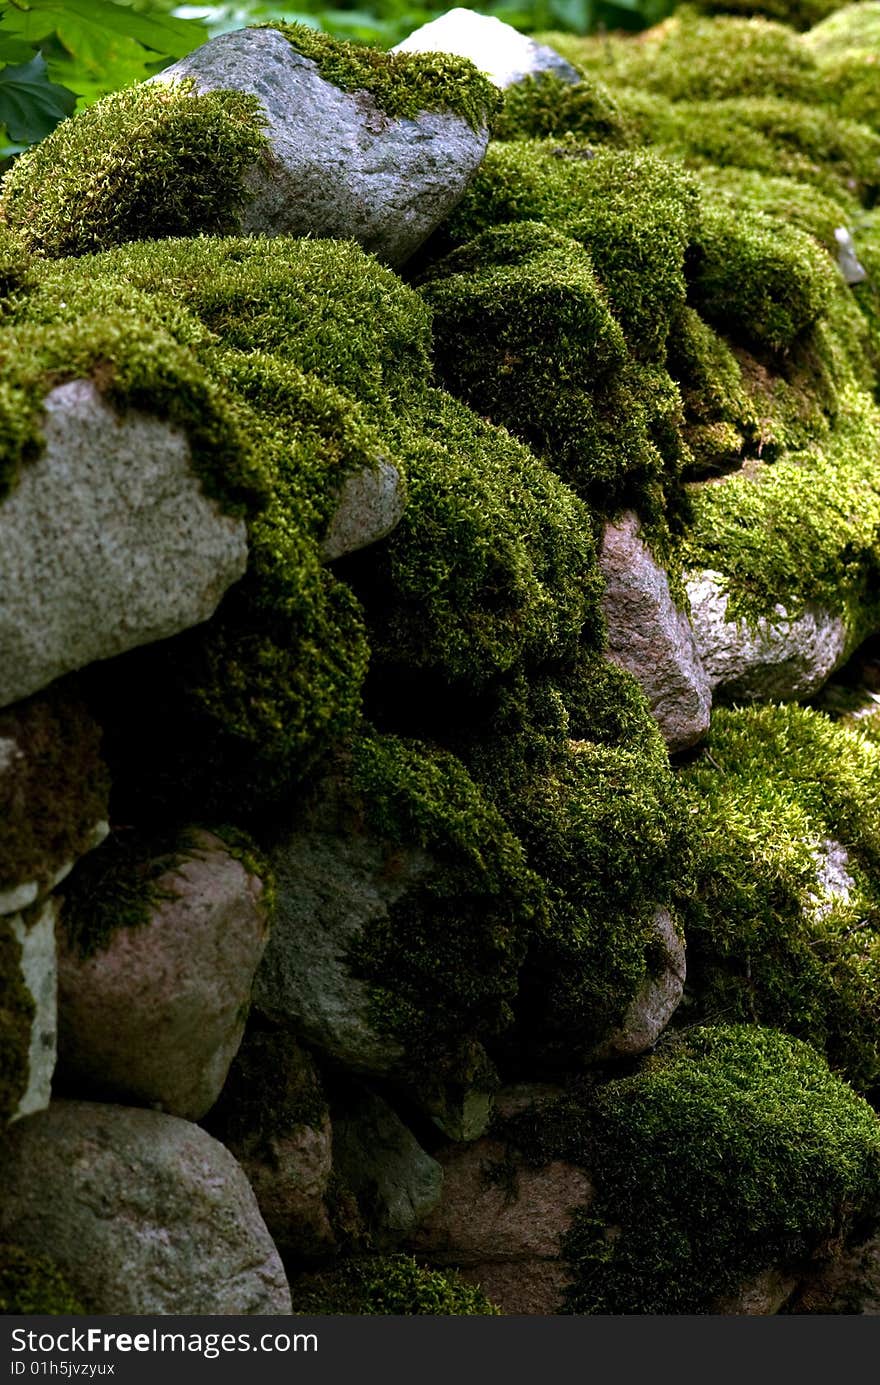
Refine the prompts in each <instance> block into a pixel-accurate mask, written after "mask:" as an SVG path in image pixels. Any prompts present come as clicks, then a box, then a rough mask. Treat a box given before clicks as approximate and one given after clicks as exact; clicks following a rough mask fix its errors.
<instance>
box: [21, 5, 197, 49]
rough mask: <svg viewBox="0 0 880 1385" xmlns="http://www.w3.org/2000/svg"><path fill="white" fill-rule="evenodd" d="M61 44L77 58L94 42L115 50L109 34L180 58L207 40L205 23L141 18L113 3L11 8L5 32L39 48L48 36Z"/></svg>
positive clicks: (162, 17)
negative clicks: (59, 40) (57, 38)
mask: <svg viewBox="0 0 880 1385" xmlns="http://www.w3.org/2000/svg"><path fill="white" fill-rule="evenodd" d="M62 30H63V32H64V34H65V37H64V39H63V40H62V41H63V43H64V46H65V48H67V50H68V52H69V53H70V54H71V55H72V56H73V57H79V56H80V53H81V51H86V52H90V53H91V52H93V51H94V47H95V44H96V42H103V44H104V47H105V48H106V47H110V46H112V41H111V40H110V36H111V35H112V36H113V37H114V38H122V39H125V40H127V41H129V42H131V41H133V42H135V43H138V44H140V45H141V46H142V47H144V48H149V49H151V50H152V51H153V52H156V53H162V54H164V55H166V56H168V57H171V58H182V57H183V56H184V54H185V53H189V52H191V51H192V49H193V48H197V47H198V46H199V44H200V43H202V42H203V41H204V38H205V30H204V27H203V25H201V24H199V23H197V22H195V21H193V20H189V19H175V18H173V17H172V16H171V15H165V14H149V15H148V14H140V13H138V11H136V10H131V9H129V8H128V7H127V6H125V5H116V4H114V3H113V0H30V4H29V5H28V8H27V9H26V10H19V9H17V8H12V7H7V8H6V9H5V10H4V13H3V31H4V32H6V33H8V34H15V35H17V36H18V37H20V38H22V39H26V40H27V42H28V43H33V44H37V43H39V42H40V41H41V40H42V39H44V38H48V36H49V35H50V34H58V35H59V37H60V35H61V33H62Z"/></svg>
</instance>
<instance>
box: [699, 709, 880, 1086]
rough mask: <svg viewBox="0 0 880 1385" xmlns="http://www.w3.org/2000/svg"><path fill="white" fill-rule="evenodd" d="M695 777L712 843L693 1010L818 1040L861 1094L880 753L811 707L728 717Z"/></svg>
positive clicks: (872, 1074)
mask: <svg viewBox="0 0 880 1385" xmlns="http://www.w3.org/2000/svg"><path fill="white" fill-rule="evenodd" d="M708 746H709V756H711V758H709V756H707V757H704V758H701V759H699V760H697V761H696V762H695V763H694V764H693V765H692V766H690V767H688V768H687V769H686V770H684V771H683V772H682V775H681V780H680V782H681V783H682V787H686V788H687V793H688V796H689V798H690V800H691V803H692V806H693V811H694V816H695V818H696V820H697V825H698V830H699V832H700V835H701V838H702V841H701V845H700V849H699V853H698V866H697V873H698V895H697V898H698V901H699V902H698V906H697V909H696V912H695V914H694V915H693V916H692V918H691V920H690V923H689V927H688V940H689V965H688V984H689V991H690V994H691V998H692V999H691V1010H690V1013H691V1014H693V1013H694V1007H696V1009H697V1011H698V1012H699V1013H701V1014H704V1015H710V1016H712V1017H721V1016H725V1017H732V1018H735V1019H742V1020H747V1019H752V1018H756V1019H758V1020H759V1021H761V1022H762V1023H765V1024H771V1025H774V1026H776V1027H778V1028H780V1029H785V1030H787V1031H788V1032H789V1033H793V1034H797V1035H799V1036H801V1037H802V1038H805V1039H808V1040H809V1041H810V1042H811V1043H813V1044H814V1045H815V1047H816V1048H818V1049H820V1050H824V1051H825V1052H827V1054H828V1056H829V1060H830V1061H831V1063H832V1065H833V1066H834V1068H835V1069H836V1070H837V1071H841V1072H843V1073H845V1074H846V1076H847V1077H848V1078H849V1080H850V1081H851V1082H853V1083H854V1084H855V1085H856V1086H857V1087H860V1088H862V1089H866V1088H870V1087H872V1086H873V1085H875V1084H876V1082H877V1080H878V1075H880V1051H878V1044H877V1021H878V1015H880V972H878V959H880V950H878V948H880V943H878V920H880V915H878V891H880V856H878V837H877V825H878V821H880V816H878V805H880V798H878V795H880V758H878V749H877V746H876V745H872V744H871V743H870V742H869V741H868V740H867V739H866V738H865V737H863V736H862V735H861V733H860V731H859V730H858V729H857V725H856V726H854V727H849V726H847V725H842V724H839V723H834V722H833V721H831V720H830V719H829V718H828V717H826V716H824V715H823V714H822V713H820V712H816V711H812V710H810V709H806V708H799V707H791V706H789V707H778V706H769V707H754V708H740V709H734V710H729V711H728V710H721V709H719V710H718V711H716V714H715V717H714V718H713V725H712V731H711V734H710V737H709V742H708Z"/></svg>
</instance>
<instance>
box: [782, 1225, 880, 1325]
mask: <svg viewBox="0 0 880 1385" xmlns="http://www.w3.org/2000/svg"><path fill="white" fill-rule="evenodd" d="M789 1311H790V1312H792V1313H796V1314H805V1313H811V1314H812V1313H822V1314H829V1313H834V1314H846V1315H848V1316H850V1317H855V1316H858V1317H870V1318H876V1317H880V1236H872V1237H871V1239H870V1240H868V1241H864V1242H862V1244H861V1245H857V1246H854V1247H852V1248H851V1249H849V1250H846V1251H842V1252H841V1253H840V1254H839V1255H836V1256H835V1257H834V1258H833V1259H830V1260H828V1261H827V1262H826V1263H824V1264H823V1265H821V1266H817V1267H816V1269H815V1270H814V1271H813V1272H812V1273H811V1274H809V1275H808V1276H807V1277H806V1278H805V1279H804V1280H803V1281H802V1282H801V1284H800V1285H799V1287H798V1292H797V1294H796V1296H795V1298H794V1300H793V1301H792V1303H791V1305H790V1308H789Z"/></svg>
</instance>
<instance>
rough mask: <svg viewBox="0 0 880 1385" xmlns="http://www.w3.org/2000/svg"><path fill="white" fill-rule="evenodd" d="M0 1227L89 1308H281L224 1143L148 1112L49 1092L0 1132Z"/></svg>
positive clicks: (267, 1245)
mask: <svg viewBox="0 0 880 1385" xmlns="http://www.w3.org/2000/svg"><path fill="white" fill-rule="evenodd" d="M0 1188H2V1193H0V1240H3V1241H9V1242H12V1243H13V1244H15V1245H19V1246H21V1247H22V1248H23V1249H24V1250H26V1251H29V1252H30V1253H31V1254H34V1255H45V1256H48V1257H50V1258H51V1259H52V1260H53V1261H54V1262H55V1264H56V1265H57V1266H58V1268H59V1269H60V1270H61V1272H62V1273H63V1274H64V1276H65V1277H66V1279H67V1280H68V1281H69V1282H70V1284H71V1286H72V1288H73V1289H74V1292H75V1293H76V1296H77V1298H78V1299H79V1300H80V1301H81V1302H82V1304H83V1306H84V1308H85V1310H86V1311H87V1312H89V1313H101V1314H152V1313H156V1314H169V1313H170V1314H188V1313H192V1314H197V1313H210V1314H227V1313H235V1314H279V1313H289V1312H290V1311H291V1304H290V1291H289V1289H288V1287H287V1281H286V1279H285V1276H284V1271H283V1269H282V1266H281V1261H280V1259H279V1257H278V1252H277V1251H276V1249H275V1247H274V1245H273V1244H272V1241H271V1239H270V1236H269V1233H268V1231H267V1230H266V1227H265V1225H264V1223H263V1220H262V1218H261V1216H260V1212H259V1208H258V1207H257V1203H256V1200H255V1198H254V1195H253V1193H252V1191H251V1189H250V1187H249V1185H248V1182H247V1179H246V1178H245V1176H244V1174H243V1173H242V1171H241V1169H240V1168H239V1166H238V1164H237V1163H236V1162H235V1160H234V1159H233V1157H232V1155H231V1154H230V1153H229V1151H228V1150H226V1149H224V1148H223V1146H222V1145H221V1144H219V1143H218V1142H217V1141H216V1140H214V1139H212V1138H211V1136H210V1135H207V1134H205V1132H204V1130H201V1129H199V1127H198V1126H196V1125H192V1124H190V1122H189V1121H182V1120H178V1119H176V1118H175V1117H173V1116H166V1115H162V1114H160V1113H159V1112H156V1111H142V1110H133V1109H131V1108H129V1107H124V1106H103V1105H96V1104H92V1103H89V1102H79V1101H76V1102H68V1101H63V1102H58V1103H56V1104H54V1105H52V1106H51V1107H50V1108H49V1110H47V1111H42V1112H40V1114H39V1115H36V1116H31V1117H30V1118H29V1119H28V1120H25V1121H20V1122H18V1123H17V1124H16V1125H14V1126H13V1127H12V1128H11V1130H10V1131H9V1132H7V1135H6V1137H5V1139H4V1140H3V1141H2V1142H0Z"/></svg>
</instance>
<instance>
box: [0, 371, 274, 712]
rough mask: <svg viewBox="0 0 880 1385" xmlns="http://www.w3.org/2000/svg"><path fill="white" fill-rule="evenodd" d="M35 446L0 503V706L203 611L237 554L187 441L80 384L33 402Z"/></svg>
mask: <svg viewBox="0 0 880 1385" xmlns="http://www.w3.org/2000/svg"><path fill="white" fill-rule="evenodd" d="M43 434H44V436H45V440H46V447H45V450H44V452H43V454H42V455H41V456H40V457H39V458H37V459H36V460H35V461H33V462H29V463H28V464H27V466H25V467H23V468H22V472H21V476H20V479H19V482H18V485H17V486H16V488H15V489H14V490H13V492H12V493H11V495H9V497H8V498H7V499H6V500H5V501H4V502H3V504H2V506H0V706H2V705H4V704H6V703H8V702H14V701H16V699H18V698H21V697H26V696H28V694H29V693H32V692H35V691H36V690H37V689H38V688H42V687H44V686H45V685H46V684H47V683H51V682H52V681H53V679H55V678H58V677H60V676H61V674H64V673H68V672H70V671H71V670H72V669H77V668H83V667H84V666H85V665H86V664H90V663H91V662H92V661H93V660H95V659H107V658H110V657H111V656H112V655H114V654H121V653H122V652H123V651H124V650H126V649H132V648H133V647H134V646H135V645H140V644H147V643H148V642H150V641H151V640H161V639H164V638H166V637H167V636H169V635H174V634H177V632H178V631H180V630H185V629H187V628H188V627H189V626H191V625H196V624H198V623H199V622H200V621H203V620H207V619H208V617H209V616H210V615H211V614H212V613H213V611H214V609H215V607H216V606H217V603H218V602H219V600H220V598H221V596H222V595H223V593H224V592H225V591H226V588H227V587H229V586H230V585H231V584H232V583H233V582H234V581H235V580H236V579H237V578H239V577H240V576H241V575H242V573H243V572H244V569H245V565H246V562H247V542H246V531H245V524H244V521H243V520H240V519H232V518H230V517H229V516H227V515H224V514H222V513H221V511H220V509H219V507H218V506H217V504H216V503H215V502H214V501H213V500H209V499H208V497H207V496H205V495H204V494H203V493H202V490H201V487H200V484H199V481H198V478H197V477H196V475H195V474H194V472H193V471H192V469H191V466H190V451H189V444H188V442H187V440H186V437H185V436H184V434H183V433H182V432H180V431H179V430H178V429H175V428H173V427H171V425H170V424H168V423H164V422H162V421H161V420H159V419H156V418H151V417H149V416H148V415H147V414H143V413H138V412H136V411H132V412H131V413H129V414H127V415H126V416H125V417H124V418H119V417H118V416H117V415H116V414H115V413H114V412H113V410H112V409H111V408H110V407H109V405H107V404H106V403H105V402H104V401H103V399H102V398H101V396H100V394H99V392H98V390H97V389H96V388H95V386H94V385H93V384H92V383H91V382H90V381H87V380H71V381H70V382H69V383H67V384H64V385H59V386H57V388H56V389H53V390H52V391H51V392H50V393H49V394H48V395H47V396H46V399H45V420H44V423H43Z"/></svg>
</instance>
